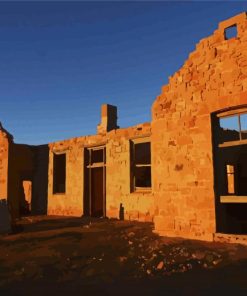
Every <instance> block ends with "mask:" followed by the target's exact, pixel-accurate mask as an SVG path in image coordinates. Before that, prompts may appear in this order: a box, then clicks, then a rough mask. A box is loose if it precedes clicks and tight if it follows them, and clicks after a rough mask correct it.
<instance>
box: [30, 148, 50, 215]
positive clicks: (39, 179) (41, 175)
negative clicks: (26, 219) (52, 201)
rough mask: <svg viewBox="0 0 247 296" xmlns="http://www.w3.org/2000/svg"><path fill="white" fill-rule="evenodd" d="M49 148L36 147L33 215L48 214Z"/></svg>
mask: <svg viewBox="0 0 247 296" xmlns="http://www.w3.org/2000/svg"><path fill="white" fill-rule="evenodd" d="M48 163H49V147H48V145H41V146H38V147H35V160H34V173H33V179H32V181H33V182H32V200H31V213H32V214H33V215H46V214H47V194H48V193H47V190H48Z"/></svg>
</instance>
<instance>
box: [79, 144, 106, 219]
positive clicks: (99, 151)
mask: <svg viewBox="0 0 247 296" xmlns="http://www.w3.org/2000/svg"><path fill="white" fill-rule="evenodd" d="M84 151H85V152H84V160H85V161H84V163H85V165H84V215H87V216H91V217H105V216H106V199H105V196H106V186H105V184H106V153H105V152H106V151H105V147H104V146H100V147H92V148H86V149H85V150H84Z"/></svg>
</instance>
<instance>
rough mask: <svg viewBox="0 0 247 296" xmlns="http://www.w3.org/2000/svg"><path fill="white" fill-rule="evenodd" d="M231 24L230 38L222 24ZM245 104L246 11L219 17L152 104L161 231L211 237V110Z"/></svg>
mask: <svg viewBox="0 0 247 296" xmlns="http://www.w3.org/2000/svg"><path fill="white" fill-rule="evenodd" d="M234 24H236V25H237V31H238V35H237V37H236V38H232V39H229V40H225V36H224V30H225V28H227V27H229V26H232V25H234ZM243 104H247V20H246V14H245V13H243V14H240V15H237V16H235V17H233V18H231V19H228V20H227V21H224V22H221V23H220V24H219V27H218V29H217V30H216V31H215V32H214V33H213V35H212V36H210V37H207V38H205V39H202V40H201V41H200V42H199V43H198V44H197V45H196V50H195V51H194V52H192V53H191V54H190V55H189V58H188V59H187V61H185V63H184V65H183V66H182V68H181V69H180V70H179V71H177V72H176V73H175V74H174V75H173V76H172V77H170V79H169V84H168V85H166V86H164V87H163V88H162V93H161V94H160V95H159V96H158V97H157V99H156V100H155V102H154V104H153V106H152V151H153V179H154V184H153V192H154V196H155V206H156V207H157V208H158V212H159V214H158V215H157V216H156V217H155V229H156V231H157V232H158V233H160V234H164V235H174V236H183V237H192V238H198V239H207V240H211V239H212V234H213V233H214V232H215V230H216V224H215V193H214V173H213V152H212V151H213V145H212V132H211V114H212V113H213V112H216V111H219V110H223V109H225V108H229V107H231V106H232V107H234V106H240V105H243Z"/></svg>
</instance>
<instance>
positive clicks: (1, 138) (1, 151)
mask: <svg viewBox="0 0 247 296" xmlns="http://www.w3.org/2000/svg"><path fill="white" fill-rule="evenodd" d="M8 154H9V139H8V135H7V134H6V133H5V132H4V131H1V130H0V199H7V196H8V195H7V194H8V193H7V188H8Z"/></svg>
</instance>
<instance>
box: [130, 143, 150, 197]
mask: <svg viewBox="0 0 247 296" xmlns="http://www.w3.org/2000/svg"><path fill="white" fill-rule="evenodd" d="M132 152H133V156H132V172H131V175H132V184H133V185H132V189H133V190H134V191H135V190H138V189H140V190H141V189H150V188H151V186H152V183H151V145H150V142H145V143H136V144H135V143H133V146H132Z"/></svg>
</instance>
